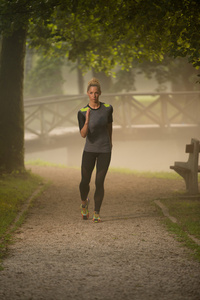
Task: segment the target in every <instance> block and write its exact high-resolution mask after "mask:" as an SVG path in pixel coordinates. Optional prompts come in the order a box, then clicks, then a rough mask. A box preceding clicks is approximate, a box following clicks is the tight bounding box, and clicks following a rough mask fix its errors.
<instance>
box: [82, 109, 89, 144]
mask: <svg viewBox="0 0 200 300" xmlns="http://www.w3.org/2000/svg"><path fill="white" fill-rule="evenodd" d="M89 119H90V109H88V110H87V112H86V115H85V124H84V126H83V128H82V129H81V136H82V137H83V138H85V137H86V136H87V134H88V125H89Z"/></svg>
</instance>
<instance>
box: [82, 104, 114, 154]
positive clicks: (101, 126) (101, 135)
mask: <svg viewBox="0 0 200 300" xmlns="http://www.w3.org/2000/svg"><path fill="white" fill-rule="evenodd" d="M88 109H90V119H89V125H88V134H87V137H86V143H85V147H84V150H85V151H87V152H96V153H107V152H111V141H110V136H109V132H108V128H107V125H108V124H109V123H112V122H113V116H112V114H113V107H112V105H110V104H105V103H103V102H100V106H99V108H97V109H93V108H91V107H90V106H89V105H86V106H85V107H83V108H82V109H80V110H79V111H78V122H79V129H80V130H81V129H82V128H83V126H84V124H85V115H86V112H87V110H88Z"/></svg>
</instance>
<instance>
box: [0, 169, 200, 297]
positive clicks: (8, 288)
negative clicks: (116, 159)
mask: <svg viewBox="0 0 200 300" xmlns="http://www.w3.org/2000/svg"><path fill="white" fill-rule="evenodd" d="M31 168H32V171H33V172H34V173H37V174H40V175H42V176H43V177H45V178H46V179H50V180H51V181H52V185H51V186H50V187H49V188H48V190H46V191H45V192H44V193H42V194H41V195H40V196H39V197H38V198H37V200H36V201H35V205H34V206H33V207H32V208H31V209H30V212H29V215H28V218H27V220H26V222H25V223H24V224H23V226H22V227H21V228H19V229H18V231H17V232H16V234H15V243H14V244H12V245H11V246H10V250H9V256H8V257H7V258H6V259H5V261H4V270H3V271H1V272H0V299H1V300H7V299H9V300H16V299H19V300H24V299H26V300H30V299H34V300H39V299H46V300H51V299H52V300H58V299H59V300H66V299H75V300H76V299H78V300H80V299H104V300H110V299H119V300H121V299H133V300H137V299H139V300H146V299H147V300H149V299H153V300H156V299H159V300H160V299H162V300H165V299H166V300H178V299H180V300H184V299H185V300H192V299H198V300H199V299H200V264H199V263H198V262H196V261H194V260H193V259H192V258H190V256H189V253H188V250H186V249H185V248H184V247H181V246H180V244H179V243H178V242H177V241H176V240H175V239H174V238H173V236H171V235H170V234H169V233H168V232H167V231H166V230H165V228H164V226H162V225H161V222H160V217H159V216H158V213H157V211H156V208H155V206H154V205H153V200H154V199H156V198H158V197H159V196H162V197H165V196H167V195H168V194H171V193H172V192H174V191H175V190H176V189H180V188H183V189H184V183H183V182H182V181H173V180H170V181H169V180H164V179H155V178H151V179H150V178H142V177H136V176H134V175H130V174H129V175H126V174H119V173H113V172H109V173H108V176H107V180H106V184H105V188H106V195H105V199H104V202H103V205H102V211H101V217H102V220H103V222H102V223H100V224H93V223H92V220H91V218H90V220H88V221H83V220H82V219H81V218H80V209H79V205H80V202H79V201H80V200H79V192H78V184H79V180H80V171H79V170H76V169H61V168H54V167H31ZM93 186H94V178H92V184H91V194H90V195H91V196H90V197H92V195H93V191H94V189H93ZM92 206H93V203H92V204H91V207H90V210H91V212H92V209H93V207H92Z"/></svg>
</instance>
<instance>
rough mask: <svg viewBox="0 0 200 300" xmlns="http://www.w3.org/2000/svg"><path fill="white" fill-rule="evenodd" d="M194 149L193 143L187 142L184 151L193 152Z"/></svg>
mask: <svg viewBox="0 0 200 300" xmlns="http://www.w3.org/2000/svg"><path fill="white" fill-rule="evenodd" d="M193 151H194V144H188V145H186V147H185V153H193ZM199 152H200V146H199Z"/></svg>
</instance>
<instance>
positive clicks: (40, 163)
mask: <svg viewBox="0 0 200 300" xmlns="http://www.w3.org/2000/svg"><path fill="white" fill-rule="evenodd" d="M26 165H30V166H41V167H58V168H67V166H66V165H62V164H55V163H51V162H48V161H43V160H41V159H36V160H29V161H26Z"/></svg>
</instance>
